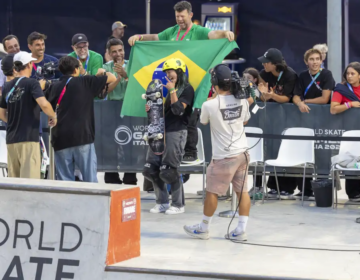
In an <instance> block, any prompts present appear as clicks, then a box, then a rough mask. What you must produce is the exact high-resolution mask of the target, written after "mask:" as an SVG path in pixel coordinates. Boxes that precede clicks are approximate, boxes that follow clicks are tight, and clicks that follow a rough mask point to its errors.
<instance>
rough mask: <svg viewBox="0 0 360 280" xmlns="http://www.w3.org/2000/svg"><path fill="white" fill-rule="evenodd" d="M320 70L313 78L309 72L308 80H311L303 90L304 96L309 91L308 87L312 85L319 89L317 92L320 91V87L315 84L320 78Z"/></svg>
mask: <svg viewBox="0 0 360 280" xmlns="http://www.w3.org/2000/svg"><path fill="white" fill-rule="evenodd" d="M321 70H322V69H321V68H320V71H319V72H318V73H317V74H316V75H315V77H314V78H313V76H312V75H311V74H310V71H309V75H310V78H311V82H310V84H309V85H308V86H307V88H306V89H305V92H304V96H306V94H307V92H308V91H309V89H310V87H311V86H312V84H314V83H315V85H316V87H317V88H318V89H319V90H322V89H321V87H320V86H319V85H318V84H317V83H316V79H317V78H318V77H319V76H320V74H321Z"/></svg>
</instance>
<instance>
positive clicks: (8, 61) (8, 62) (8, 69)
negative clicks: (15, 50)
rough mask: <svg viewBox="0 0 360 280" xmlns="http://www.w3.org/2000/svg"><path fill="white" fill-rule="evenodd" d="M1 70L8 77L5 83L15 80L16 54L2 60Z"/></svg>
mask: <svg viewBox="0 0 360 280" xmlns="http://www.w3.org/2000/svg"><path fill="white" fill-rule="evenodd" d="M1 70H2V71H3V73H4V76H5V77H6V81H5V82H10V81H11V80H13V79H15V73H14V54H8V55H6V56H5V57H4V58H3V59H2V60H1Z"/></svg>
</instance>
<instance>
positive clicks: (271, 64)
mask: <svg viewBox="0 0 360 280" xmlns="http://www.w3.org/2000/svg"><path fill="white" fill-rule="evenodd" d="M258 59H259V61H260V62H261V63H262V65H263V66H264V69H263V70H261V72H260V77H261V78H262V79H263V81H264V82H265V84H264V83H260V84H259V86H258V89H259V91H260V92H261V93H262V96H261V99H262V100H263V101H265V100H266V101H267V102H278V103H287V102H290V100H291V98H292V95H293V91H294V88H295V84H296V82H297V78H298V76H297V74H296V73H295V71H294V70H293V69H292V68H290V67H289V66H287V64H286V62H285V60H284V57H283V55H282V53H281V51H280V50H278V49H275V48H271V49H268V50H267V51H266V52H265V54H264V55H263V56H261V57H259V58H258ZM278 183H279V189H280V194H279V193H278V191H277V185H276V180H275V177H274V176H270V177H269V180H268V182H267V186H268V188H270V189H271V190H270V191H269V192H268V195H269V196H270V197H278V196H279V195H280V197H281V198H282V199H295V198H294V196H293V194H294V190H295V188H296V185H297V179H296V178H295V177H278Z"/></svg>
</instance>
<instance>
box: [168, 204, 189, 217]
mask: <svg viewBox="0 0 360 280" xmlns="http://www.w3.org/2000/svg"><path fill="white" fill-rule="evenodd" d="M184 212H185V207H184V206H183V207H180V208H178V207H175V206H171V207H170V208H169V209H168V210H166V211H165V214H166V215H176V214H181V213H184Z"/></svg>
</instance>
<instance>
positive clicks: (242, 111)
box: [200, 95, 250, 159]
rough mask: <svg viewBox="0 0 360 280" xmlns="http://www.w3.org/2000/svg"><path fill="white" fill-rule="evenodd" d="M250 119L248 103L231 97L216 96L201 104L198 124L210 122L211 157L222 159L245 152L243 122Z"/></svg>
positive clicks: (245, 142) (246, 146) (246, 145)
mask: <svg viewBox="0 0 360 280" xmlns="http://www.w3.org/2000/svg"><path fill="white" fill-rule="evenodd" d="M249 119H250V113H249V103H248V101H247V100H246V99H236V98H235V97H234V96H233V95H218V96H217V97H216V98H214V99H212V100H209V101H206V102H204V103H203V105H202V108H201V116H200V122H201V123H202V124H207V123H208V122H209V121H210V128H211V142H212V157H213V159H224V158H231V157H234V156H237V155H239V154H241V153H243V152H245V151H246V149H247V148H248V143H247V140H246V135H245V131H244V124H243V123H244V122H246V121H248V120H249Z"/></svg>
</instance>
